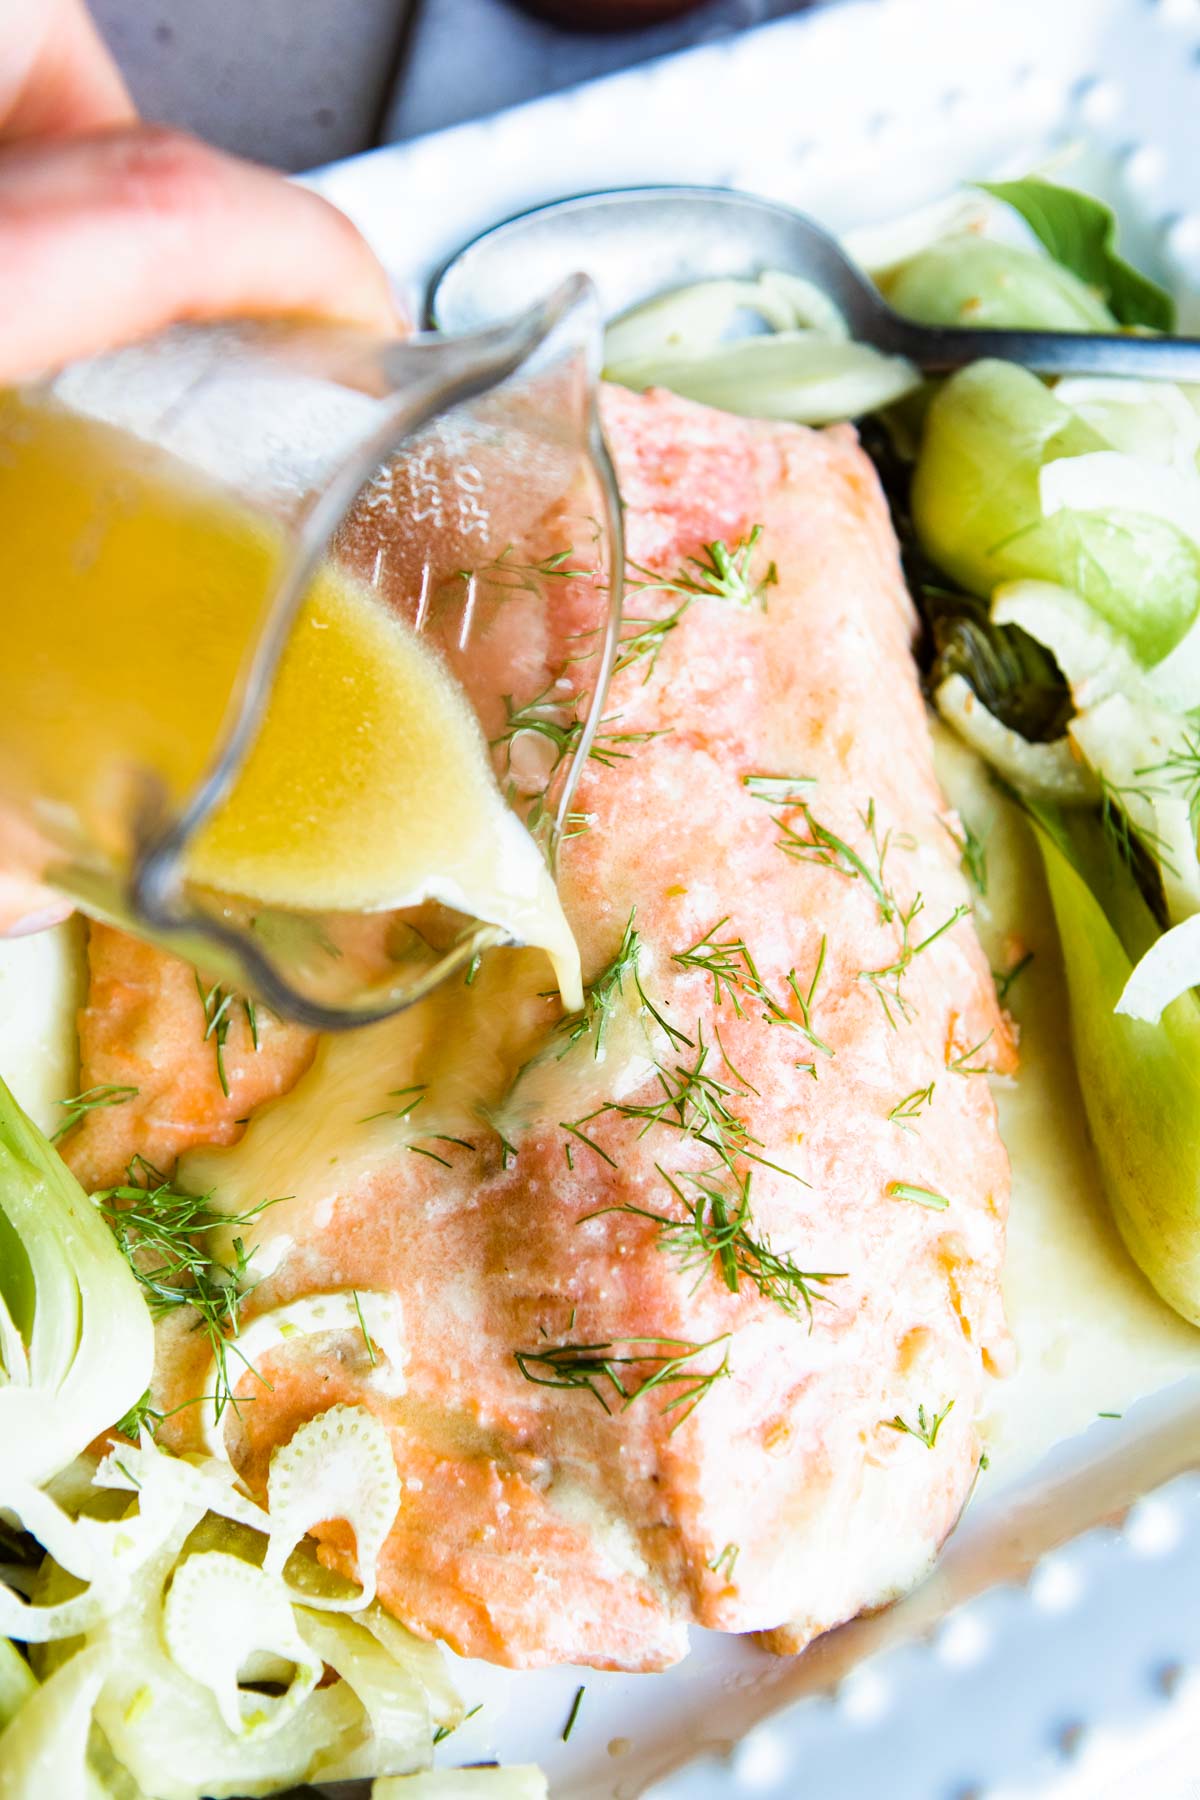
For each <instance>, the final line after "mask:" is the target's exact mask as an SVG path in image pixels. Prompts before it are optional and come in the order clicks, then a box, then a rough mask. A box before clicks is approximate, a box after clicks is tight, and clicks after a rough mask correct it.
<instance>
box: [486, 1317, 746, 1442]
mask: <svg viewBox="0 0 1200 1800" xmlns="http://www.w3.org/2000/svg"><path fill="white" fill-rule="evenodd" d="M722 1344H723V1345H724V1346H725V1353H724V1355H723V1356H722V1358H721V1360H720V1362H719V1363H718V1364H717V1365H716V1367H715V1368H713V1369H708V1370H700V1369H695V1368H693V1367H691V1366H689V1365H691V1364H693V1363H694V1362H695V1359H696V1358H697V1357H699V1356H703V1355H704V1354H705V1353H706V1352H707V1351H709V1350H715V1349H718V1348H720V1346H721V1345H722ZM643 1346H644V1347H643ZM513 1360H514V1361H515V1362H516V1365H517V1367H518V1368H519V1369H520V1371H521V1373H522V1375H523V1376H524V1377H525V1379H526V1381H531V1382H533V1384H534V1385H535V1386H536V1387H549V1388H564V1389H568V1390H572V1391H575V1392H579V1393H589V1394H591V1395H592V1396H593V1398H594V1399H596V1400H598V1401H599V1403H600V1405H601V1406H602V1407H603V1408H604V1411H605V1412H606V1413H610V1414H611V1413H612V1411H613V1406H612V1405H610V1404H609V1401H610V1399H611V1400H612V1401H613V1403H614V1405H615V1407H616V1410H617V1411H618V1412H625V1411H627V1410H628V1408H629V1407H631V1406H633V1405H634V1404H635V1403H636V1402H637V1401H638V1400H641V1399H642V1398H643V1397H644V1396H645V1395H647V1394H650V1393H654V1392H655V1391H656V1390H657V1389H659V1388H665V1387H678V1389H679V1392H678V1393H676V1394H675V1395H673V1397H672V1398H671V1399H670V1400H667V1401H666V1402H665V1403H664V1404H663V1407H662V1411H663V1413H672V1412H678V1413H679V1415H680V1416H679V1418H678V1419H677V1420H676V1421H675V1423H674V1424H673V1425H672V1427H671V1432H670V1435H671V1436H672V1437H673V1436H674V1435H675V1433H676V1432H677V1431H678V1430H679V1428H680V1426H681V1425H684V1424H685V1423H686V1422H687V1420H688V1419H690V1418H691V1416H692V1414H693V1412H695V1410H696V1408H697V1406H699V1404H700V1402H701V1401H702V1400H703V1399H704V1398H705V1397H706V1396H707V1395H708V1394H709V1393H710V1392H711V1391H712V1389H713V1387H714V1386H715V1385H716V1383H717V1382H718V1381H724V1380H727V1379H728V1378H729V1376H730V1375H731V1374H732V1373H733V1371H732V1370H731V1368H730V1366H729V1333H728V1332H723V1333H722V1334H721V1335H720V1336H719V1337H715V1338H709V1339H708V1341H707V1342H706V1343H700V1344H698V1343H692V1342H690V1341H689V1340H687V1339H685V1338H669V1337H632V1338H615V1339H612V1340H611V1341H608V1342H605V1343H598V1344H571V1343H567V1344H557V1345H555V1346H553V1347H552V1348H551V1349H548V1350H544V1349H538V1350H514V1352H513ZM635 1383H636V1385H634V1384H635Z"/></svg>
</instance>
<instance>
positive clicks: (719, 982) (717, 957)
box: [671, 913, 763, 1019]
mask: <svg viewBox="0 0 1200 1800" xmlns="http://www.w3.org/2000/svg"><path fill="white" fill-rule="evenodd" d="M728 923H729V914H728V913H726V915H725V917H724V918H723V919H718V920H717V922H716V924H715V925H712V926H710V927H709V929H708V930H707V931H706V932H705V933H704V936H703V937H702V938H698V939H697V940H696V942H695V943H694V944H693V945H692V947H691V949H690V950H677V951H676V952H675V953H674V955H673V956H672V957H671V961H672V962H675V963H678V964H679V966H680V968H681V969H699V970H700V971H701V972H702V973H703V974H705V975H707V976H708V977H709V978H710V979H711V981H712V984H713V1001H714V1004H715V1005H717V1006H720V1004H721V1002H722V1000H724V999H725V998H726V997H728V998H729V999H730V1000H731V1001H732V1003H733V1010H734V1012H735V1013H736V1014H737V1016H738V1018H739V1019H740V1018H741V1017H742V1016H743V1014H742V1003H741V999H740V997H739V994H740V993H754V994H756V995H758V996H761V994H762V992H763V987H762V982H761V981H760V980H759V976H758V970H757V969H756V968H755V966H754V958H753V957H752V956H751V954H750V952H749V950H748V949H747V948H746V940H745V938H726V939H725V940H724V941H718V940H717V936H716V934H717V932H718V931H720V929H721V927H722V925H728Z"/></svg>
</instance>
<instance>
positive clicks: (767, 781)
mask: <svg viewBox="0 0 1200 1800" xmlns="http://www.w3.org/2000/svg"><path fill="white" fill-rule="evenodd" d="M816 779H817V778H816V776H815V775H743V776H742V786H743V787H744V788H745V789H746V791H747V793H748V794H749V795H750V797H751V799H753V800H761V801H763V802H764V804H765V805H767V806H799V804H800V802H801V801H802V800H803V798H804V795H803V794H802V793H801V792H800V790H801V789H802V788H810V787H814V786H815V785H816Z"/></svg>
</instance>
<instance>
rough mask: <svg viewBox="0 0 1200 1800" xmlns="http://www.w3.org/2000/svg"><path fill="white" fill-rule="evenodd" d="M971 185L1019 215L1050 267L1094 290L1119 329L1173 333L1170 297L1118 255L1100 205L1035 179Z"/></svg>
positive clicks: (1110, 217)
mask: <svg viewBox="0 0 1200 1800" xmlns="http://www.w3.org/2000/svg"><path fill="white" fill-rule="evenodd" d="M975 185H976V186H977V187H980V188H982V189H983V191H984V192H985V193H987V194H991V195H992V196H993V197H994V198H995V199H997V200H1003V201H1004V203H1005V205H1007V206H1011V207H1012V208H1013V210H1014V211H1015V212H1018V213H1020V215H1021V217H1022V218H1023V219H1024V221H1025V223H1026V224H1027V225H1028V226H1029V228H1030V230H1031V231H1032V232H1033V233H1034V235H1035V236H1036V237H1037V238H1039V239H1040V240H1041V242H1042V243H1043V244H1044V245H1045V247H1046V249H1047V250H1048V251H1049V253H1050V255H1051V256H1052V257H1053V258H1054V260H1055V262H1058V263H1061V264H1062V265H1063V267H1064V268H1065V269H1070V271H1071V273H1072V274H1073V275H1077V276H1078V277H1079V279H1080V280H1081V281H1086V282H1087V283H1088V285H1089V286H1090V287H1093V288H1095V289H1096V290H1097V291H1098V292H1099V294H1100V295H1101V297H1102V299H1103V300H1104V301H1105V303H1106V304H1107V306H1108V307H1109V310H1110V311H1111V312H1112V313H1113V314H1114V315H1115V317H1116V318H1117V319H1119V320H1120V322H1121V324H1122V325H1149V326H1150V327H1151V328H1152V329H1153V330H1155V331H1173V330H1174V329H1175V302H1174V301H1173V300H1172V298H1171V296H1170V294H1168V293H1167V292H1166V290H1165V289H1164V288H1161V287H1159V286H1158V284H1157V282H1154V281H1151V280H1150V279H1149V277H1148V276H1145V275H1143V274H1141V273H1140V271H1139V270H1137V269H1135V268H1133V267H1132V266H1131V265H1130V264H1129V263H1127V262H1126V261H1125V259H1124V257H1122V256H1118V255H1117V250H1116V237H1117V221H1116V217H1115V215H1114V213H1113V210H1112V208H1111V207H1109V206H1105V204H1104V202H1103V201H1102V200H1097V199H1095V198H1094V197H1093V195H1091V194H1081V193H1078V192H1077V191H1076V190H1075V189H1074V188H1065V187H1058V186H1057V185H1056V184H1055V183H1054V182H1051V181H1042V180H1041V179H1040V178H1039V177H1037V176H1029V177H1027V178H1026V179H1025V180H1024V181H980V182H976V183H975Z"/></svg>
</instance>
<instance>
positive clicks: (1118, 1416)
mask: <svg viewBox="0 0 1200 1800" xmlns="http://www.w3.org/2000/svg"><path fill="white" fill-rule="evenodd" d="M1124 1416H1125V1415H1124V1413H1119V1412H1102V1413H1097V1414H1096V1417H1097V1418H1098V1419H1123V1418H1124Z"/></svg>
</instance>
